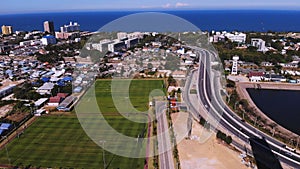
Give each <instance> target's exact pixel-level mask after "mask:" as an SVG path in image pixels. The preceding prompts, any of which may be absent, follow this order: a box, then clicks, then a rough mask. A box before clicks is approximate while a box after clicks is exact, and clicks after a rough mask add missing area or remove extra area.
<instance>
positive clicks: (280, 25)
mask: <svg viewBox="0 0 300 169" xmlns="http://www.w3.org/2000/svg"><path fill="white" fill-rule="evenodd" d="M158 12H159V11H158ZM163 12H164V13H169V14H173V15H176V16H178V17H181V18H183V19H186V20H188V21H190V22H191V23H193V24H194V25H196V26H197V27H198V28H199V29H201V30H203V31H204V30H209V31H210V30H227V31H233V30H238V31H258V32H266V31H269V30H270V31H285V32H287V31H294V32H297V31H298V32H300V19H299V18H300V11H272V10H204V11H200V10H191V11H163ZM134 13H139V12H138V11H122V12H116V11H105V12H60V13H36V14H7V15H0V25H12V26H13V28H14V30H25V31H32V30H43V22H44V21H46V20H52V21H54V25H55V30H57V31H58V30H59V27H60V26H62V25H64V24H68V23H69V22H70V21H73V22H78V23H79V24H80V25H81V30H87V31H97V30H98V29H99V28H101V27H102V26H104V25H105V24H107V23H109V22H111V21H113V20H115V19H118V18H120V17H122V16H126V15H129V14H134Z"/></svg>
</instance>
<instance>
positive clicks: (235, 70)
mask: <svg viewBox="0 0 300 169" xmlns="http://www.w3.org/2000/svg"><path fill="white" fill-rule="evenodd" d="M239 59H240V58H239V57H238V56H236V55H235V56H233V57H232V60H233V62H232V69H231V74H232V75H237V74H238V60H239Z"/></svg>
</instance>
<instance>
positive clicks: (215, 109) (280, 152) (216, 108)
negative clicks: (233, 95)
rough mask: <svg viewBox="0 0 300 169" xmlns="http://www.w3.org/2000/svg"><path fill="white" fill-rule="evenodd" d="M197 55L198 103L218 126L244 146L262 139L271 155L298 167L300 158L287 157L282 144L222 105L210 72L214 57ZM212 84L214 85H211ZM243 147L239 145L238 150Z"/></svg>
mask: <svg viewBox="0 0 300 169" xmlns="http://www.w3.org/2000/svg"><path fill="white" fill-rule="evenodd" d="M196 50H197V55H198V56H199V64H200V66H199V69H198V87H197V91H198V92H197V94H198V98H199V101H200V102H201V103H202V105H204V107H205V109H206V111H207V112H208V113H209V114H210V115H211V116H213V117H215V118H216V119H219V121H220V124H221V125H222V126H223V127H225V128H226V129H228V131H229V132H231V133H232V134H234V135H235V136H237V137H238V138H240V139H241V140H242V141H243V142H244V143H245V145H246V144H249V141H248V139H249V138H250V137H260V138H262V137H264V138H265V139H266V140H267V142H268V143H269V144H270V147H271V149H272V150H273V153H275V154H276V155H277V156H278V158H279V159H280V160H281V161H282V162H284V163H286V164H288V165H290V166H292V167H295V168H299V167H300V158H299V157H298V156H299V155H297V154H295V153H294V154H293V155H292V156H288V155H287V154H288V153H289V152H288V150H286V149H284V148H282V145H283V143H280V142H278V141H277V140H274V139H273V138H271V137H269V136H268V135H266V134H264V133H262V132H260V131H259V130H257V129H256V128H254V127H252V126H250V125H248V124H247V123H244V122H242V121H241V119H239V117H236V116H235V113H234V112H232V111H231V110H230V109H229V108H228V106H227V105H226V104H225V103H224V101H223V99H222V98H221V95H220V92H218V91H220V87H219V86H218V85H215V84H216V83H217V82H216V81H212V80H211V79H214V78H213V76H212V73H211V72H212V70H211V60H210V59H211V58H212V57H216V56H214V55H213V54H211V53H210V52H209V51H207V50H202V49H199V48H196ZM212 83H213V84H214V85H212ZM242 147H243V146H242V145H240V148H242Z"/></svg>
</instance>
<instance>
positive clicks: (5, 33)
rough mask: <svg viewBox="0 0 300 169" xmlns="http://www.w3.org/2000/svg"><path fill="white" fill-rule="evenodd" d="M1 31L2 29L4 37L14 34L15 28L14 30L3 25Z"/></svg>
mask: <svg viewBox="0 0 300 169" xmlns="http://www.w3.org/2000/svg"><path fill="white" fill-rule="evenodd" d="M1 29H2V34H3V35H10V34H12V33H13V28H12V26H6V25H3V26H2V27H1Z"/></svg>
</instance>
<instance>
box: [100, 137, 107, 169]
mask: <svg viewBox="0 0 300 169" xmlns="http://www.w3.org/2000/svg"><path fill="white" fill-rule="evenodd" d="M105 142H106V141H105V140H101V141H100V143H102V157H103V169H106V163H105V149H104V144H105Z"/></svg>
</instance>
